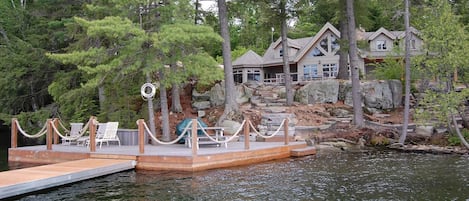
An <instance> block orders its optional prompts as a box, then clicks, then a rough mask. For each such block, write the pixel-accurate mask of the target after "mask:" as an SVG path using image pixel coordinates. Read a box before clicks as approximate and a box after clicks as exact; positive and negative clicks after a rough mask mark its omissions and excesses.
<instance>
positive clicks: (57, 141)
mask: <svg viewBox="0 0 469 201" xmlns="http://www.w3.org/2000/svg"><path fill="white" fill-rule="evenodd" d="M53 123H54V126H55V127H56V128H58V126H59V119H58V118H55V119H54V120H53ZM58 143H59V134H58V133H56V132H55V130H54V144H58Z"/></svg>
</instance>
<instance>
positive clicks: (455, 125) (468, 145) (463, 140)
mask: <svg viewBox="0 0 469 201" xmlns="http://www.w3.org/2000/svg"><path fill="white" fill-rule="evenodd" d="M451 119H452V121H453V126H454V128H455V129H456V133H457V135H458V137H459V140H461V144H463V145H464V146H465V147H466V148H467V149H469V143H467V141H466V139H464V136H463V135H462V134H461V131H460V130H459V128H458V123H457V122H456V119H454V115H453V114H451Z"/></svg>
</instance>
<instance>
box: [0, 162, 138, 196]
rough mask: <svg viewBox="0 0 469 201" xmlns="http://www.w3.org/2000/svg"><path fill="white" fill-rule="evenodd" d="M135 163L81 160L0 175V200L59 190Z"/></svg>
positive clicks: (129, 167)
mask: <svg viewBox="0 0 469 201" xmlns="http://www.w3.org/2000/svg"><path fill="white" fill-rule="evenodd" d="M134 167H135V161H133V160H117V159H83V160H76V161H69V162H63V163H56V164H51V165H43V166H36V167H30V168H24V169H18V170H10V171H5V172H0V178H1V179H0V199H3V198H8V197H13V196H17V195H21V194H25V193H30V192H33V191H38V190H42V189H46V188H51V187H55V186H60V185H64V184H68V183H73V182H77V181H81V180H86V179H90V178H94V177H99V176H103V175H107V174H112V173H116V172H120V171H124V170H129V169H133V168H134Z"/></svg>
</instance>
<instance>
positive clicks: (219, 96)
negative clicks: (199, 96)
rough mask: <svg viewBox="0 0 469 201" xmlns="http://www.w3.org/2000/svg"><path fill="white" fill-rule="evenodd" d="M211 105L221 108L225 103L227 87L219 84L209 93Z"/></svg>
mask: <svg viewBox="0 0 469 201" xmlns="http://www.w3.org/2000/svg"><path fill="white" fill-rule="evenodd" d="M209 96H210V103H211V104H212V106H220V105H223V104H224V103H225V86H224V84H220V83H217V84H215V86H213V87H212V89H210V91H209Z"/></svg>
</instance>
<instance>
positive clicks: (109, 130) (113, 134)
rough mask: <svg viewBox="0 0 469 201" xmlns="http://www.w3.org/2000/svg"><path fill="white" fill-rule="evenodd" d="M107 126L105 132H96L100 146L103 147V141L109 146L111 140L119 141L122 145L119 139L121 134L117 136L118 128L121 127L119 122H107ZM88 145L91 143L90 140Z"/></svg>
mask: <svg viewBox="0 0 469 201" xmlns="http://www.w3.org/2000/svg"><path fill="white" fill-rule="evenodd" d="M105 127H106V128H105V129H104V132H103V133H99V132H98V133H97V134H96V140H95V142H96V144H98V143H99V148H101V147H102V145H103V142H106V144H107V145H108V146H109V142H117V143H118V145H119V146H121V141H120V140H119V136H117V129H118V127H119V122H107V123H106V126H105ZM87 145H89V140H88V141H87Z"/></svg>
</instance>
